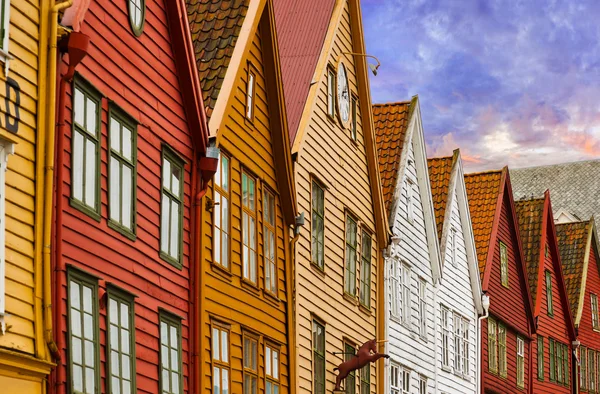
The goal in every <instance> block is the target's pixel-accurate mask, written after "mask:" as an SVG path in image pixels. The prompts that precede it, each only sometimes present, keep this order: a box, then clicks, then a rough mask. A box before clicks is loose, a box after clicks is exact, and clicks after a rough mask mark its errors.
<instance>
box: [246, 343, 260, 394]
mask: <svg viewBox="0 0 600 394" xmlns="http://www.w3.org/2000/svg"><path fill="white" fill-rule="evenodd" d="M257 392H258V341H257V340H256V339H255V338H251V337H248V336H246V335H244V394H256V393H257Z"/></svg>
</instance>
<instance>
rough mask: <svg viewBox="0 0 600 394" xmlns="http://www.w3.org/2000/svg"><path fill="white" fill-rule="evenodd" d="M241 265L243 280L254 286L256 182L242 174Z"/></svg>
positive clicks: (244, 173)
mask: <svg viewBox="0 0 600 394" xmlns="http://www.w3.org/2000/svg"><path fill="white" fill-rule="evenodd" d="M242 239H243V245H244V246H243V248H242V265H243V275H244V279H247V280H249V281H250V282H252V283H254V284H256V271H257V269H256V180H255V179H254V178H253V177H251V176H250V175H248V174H247V173H246V172H242Z"/></svg>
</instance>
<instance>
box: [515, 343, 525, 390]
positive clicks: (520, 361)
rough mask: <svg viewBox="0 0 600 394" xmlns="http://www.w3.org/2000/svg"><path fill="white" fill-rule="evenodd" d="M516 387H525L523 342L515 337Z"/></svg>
mask: <svg viewBox="0 0 600 394" xmlns="http://www.w3.org/2000/svg"><path fill="white" fill-rule="evenodd" d="M517 386H519V387H525V341H524V340H523V338H519V337H517Z"/></svg>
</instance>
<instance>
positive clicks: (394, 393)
mask: <svg viewBox="0 0 600 394" xmlns="http://www.w3.org/2000/svg"><path fill="white" fill-rule="evenodd" d="M400 373H401V368H400V366H399V365H397V364H393V363H392V364H391V365H390V393H391V394H400V390H402V387H401V385H402V381H401V378H400V376H401V375H400Z"/></svg>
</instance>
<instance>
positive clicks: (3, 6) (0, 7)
mask: <svg viewBox="0 0 600 394" xmlns="http://www.w3.org/2000/svg"><path fill="white" fill-rule="evenodd" d="M0 12H2V17H1V18H0V24H1V25H0V50H1V51H2V52H4V53H5V54H8V32H9V27H10V0H0Z"/></svg>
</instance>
